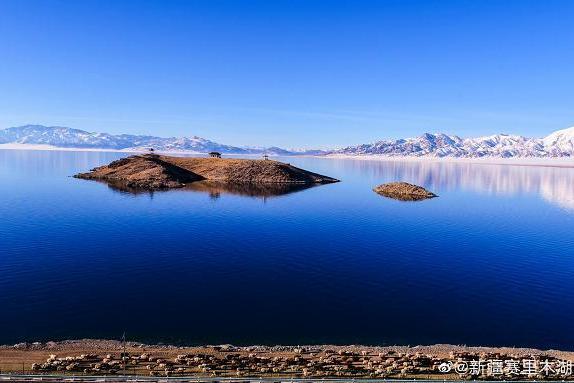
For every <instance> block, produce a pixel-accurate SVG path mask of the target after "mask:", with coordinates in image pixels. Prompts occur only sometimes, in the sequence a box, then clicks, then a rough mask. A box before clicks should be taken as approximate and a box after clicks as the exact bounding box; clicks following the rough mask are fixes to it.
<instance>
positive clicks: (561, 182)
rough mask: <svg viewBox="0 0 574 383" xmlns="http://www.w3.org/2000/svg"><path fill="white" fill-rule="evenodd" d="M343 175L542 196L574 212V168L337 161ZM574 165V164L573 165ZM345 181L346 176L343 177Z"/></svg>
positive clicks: (431, 185) (497, 192)
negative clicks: (351, 174)
mask: <svg viewBox="0 0 574 383" xmlns="http://www.w3.org/2000/svg"><path fill="white" fill-rule="evenodd" d="M336 161H337V162H338V163H337V165H336V166H337V167H339V168H341V171H342V172H343V173H347V174H349V173H350V172H352V173H355V174H359V173H360V174H362V175H363V177H364V176H368V177H369V178H371V179H373V180H374V181H373V183H376V182H379V181H383V180H384V181H406V182H411V183H414V184H417V185H423V186H425V187H426V188H428V189H430V190H433V191H439V190H441V191H443V192H444V191H449V190H470V191H473V192H479V193H484V194H498V195H500V194H505V195H518V194H525V193H533V194H538V195H539V196H541V197H542V198H543V199H544V200H546V201H548V202H550V203H552V204H554V205H557V206H559V207H562V208H566V209H570V210H574V168H572V167H566V166H528V165H507V164H504V165H501V164H480V163H453V162H440V161H435V162H423V161H404V162H401V161H369V160H349V159H344V160H336ZM572 166H574V162H573V164H572ZM341 178H342V181H343V182H344V181H345V178H344V177H341Z"/></svg>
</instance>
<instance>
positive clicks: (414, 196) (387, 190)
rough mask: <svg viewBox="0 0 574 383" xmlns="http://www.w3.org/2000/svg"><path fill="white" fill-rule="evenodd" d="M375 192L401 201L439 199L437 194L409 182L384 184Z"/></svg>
mask: <svg viewBox="0 0 574 383" xmlns="http://www.w3.org/2000/svg"><path fill="white" fill-rule="evenodd" d="M373 191H374V192H375V193H378V194H380V195H382V196H385V197H389V198H394V199H398V200H401V201H420V200H423V199H427V198H434V197H437V195H436V194H434V193H432V192H430V191H428V190H427V189H425V188H423V187H422V186H417V185H413V184H410V183H408V182H390V183H387V184H382V185H379V186H377V187H376V188H374V189H373Z"/></svg>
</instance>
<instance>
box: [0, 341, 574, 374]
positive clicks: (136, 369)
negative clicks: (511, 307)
mask: <svg viewBox="0 0 574 383" xmlns="http://www.w3.org/2000/svg"><path fill="white" fill-rule="evenodd" d="M124 351H125V354H124ZM472 360H484V361H486V360H501V361H507V360H514V361H516V363H518V364H521V363H522V362H523V361H524V360H534V361H536V363H539V364H540V365H543V363H544V361H550V362H551V363H558V361H559V360H574V352H565V351H556V350H547V351H542V350H537V349H529V348H507V347H501V348H496V347H465V346H454V345H432V346H416V347H409V346H388V347H370V346H356V345H355V346H329V345H323V346H248V347H237V346H232V345H217V346H198V347H177V346H170V345H147V344H142V343H136V342H126V343H125V344H124V343H122V342H119V341H110V340H70V341H62V342H47V343H20V344H16V345H6V346H0V368H1V371H2V372H3V373H9V372H13V373H34V374H70V375H110V374H135V375H147V376H196V377H291V378H304V377H307V378H312V377H314V378H403V379H405V378H408V379H414V378H418V379H460V378H463V379H470V378H475V377H473V376H472V375H471V374H469V373H467V374H459V373H456V372H454V371H450V372H447V373H445V372H443V371H441V365H443V366H444V364H445V363H447V364H448V363H455V362H457V361H458V362H466V363H471V361H472ZM528 377H530V378H537V379H542V378H548V376H547V375H546V376H545V375H544V374H543V373H538V372H537V373H536V374H534V375H533V376H528ZM557 377H558V378H563V379H567V378H570V377H571V376H566V375H564V376H560V375H559V374H554V375H553V376H552V378H557ZM478 378H480V376H478ZM490 378H492V377H490ZM496 378H498V379H506V380H509V379H517V378H522V379H523V378H525V376H520V375H518V376H517V375H514V374H506V373H503V374H501V375H499V376H497V377H496Z"/></svg>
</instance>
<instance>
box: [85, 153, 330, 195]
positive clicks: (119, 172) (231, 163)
mask: <svg viewBox="0 0 574 383" xmlns="http://www.w3.org/2000/svg"><path fill="white" fill-rule="evenodd" d="M74 177H76V178H82V179H88V180H99V181H105V182H108V183H111V184H122V185H123V186H125V187H129V188H134V189H147V190H158V189H170V188H181V187H184V186H186V185H187V184H190V183H193V182H196V181H205V180H208V181H218V182H225V183H250V184H301V185H305V184H326V183H333V182H338V181H339V180H337V179H335V178H331V177H327V176H323V175H321V174H317V173H312V172H309V171H307V170H303V169H300V168H297V167H295V166H292V165H290V164H286V163H283V162H279V161H273V160H267V159H265V160H253V159H234V158H230V159H222V158H196V157H171V156H163V155H157V154H143V155H134V156H130V157H126V158H122V159H120V160H117V161H113V162H111V163H109V164H108V165H104V166H100V167H98V168H95V169H92V170H91V171H90V172H87V173H80V174H76V175H75V176H74Z"/></svg>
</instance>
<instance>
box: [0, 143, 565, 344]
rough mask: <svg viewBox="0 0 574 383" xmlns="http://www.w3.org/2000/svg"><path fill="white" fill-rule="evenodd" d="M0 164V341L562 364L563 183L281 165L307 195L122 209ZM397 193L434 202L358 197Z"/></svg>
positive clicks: (487, 174)
mask: <svg viewBox="0 0 574 383" xmlns="http://www.w3.org/2000/svg"><path fill="white" fill-rule="evenodd" d="M121 156H123V155H122V154H119V153H93V152H46V151H10V150H0V310H1V313H2V314H1V315H0V329H2V331H0V343H12V342H20V341H34V340H57V339H65V338H87V337H90V338H116V339H117V338H119V337H120V336H121V335H122V333H123V332H124V331H126V333H127V336H128V338H129V339H132V340H141V341H147V342H177V343H185V344H197V343H210V344H215V343H234V344H310V343H346V344H348V343H362V344H410V345H414V344H431V343H457V344H469V345H515V346H537V347H545V348H546V347H557V348H563V349H574V332H572V331H571V329H572V323H573V321H574V230H573V229H574V169H568V168H557V167H532V166H505V165H484V164H481V165H471V164H460V163H459V164H453V163H441V162H432V163H431V162H384V161H365V160H348V159H345V160H343V159H341V160H336V159H318V158H286V159H283V160H284V161H286V162H290V163H292V164H294V165H297V166H300V167H302V168H305V169H308V170H311V171H315V172H318V173H322V174H325V175H329V176H333V177H336V178H339V179H341V180H342V182H340V183H337V184H330V185H324V186H318V187H313V188H309V189H305V190H296V191H289V190H279V191H277V190H271V191H269V190H263V191H261V190H255V191H249V190H241V189H240V190H237V189H230V190H226V189H225V188H216V189H214V190H211V189H210V188H208V187H205V188H196V189H193V190H172V191H167V192H155V193H130V192H126V191H121V190H115V189H112V188H110V187H108V186H107V185H105V184H102V183H98V182H93V181H85V180H78V179H75V178H71V177H70V176H71V175H73V174H75V173H77V172H80V171H86V170H88V169H90V168H93V167H94V166H97V165H101V164H105V163H107V162H109V161H111V160H113V159H116V158H118V157H121ZM394 180H404V181H409V182H414V183H417V184H420V185H423V186H425V187H427V188H429V189H430V190H432V191H434V192H436V193H437V194H438V195H440V197H439V198H435V199H431V200H426V201H421V202H400V201H395V200H391V199H387V198H385V197H381V196H379V195H377V194H375V193H373V192H372V191H371V189H372V187H374V186H375V185H377V184H379V183H382V182H387V181H394Z"/></svg>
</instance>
